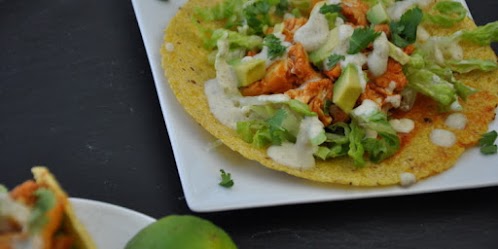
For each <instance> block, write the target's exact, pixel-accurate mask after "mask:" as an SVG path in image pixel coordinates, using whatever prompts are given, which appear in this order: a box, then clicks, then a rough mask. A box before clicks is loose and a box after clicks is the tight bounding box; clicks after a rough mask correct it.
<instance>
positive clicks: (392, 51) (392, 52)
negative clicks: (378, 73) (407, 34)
mask: <svg viewBox="0 0 498 249" xmlns="http://www.w3.org/2000/svg"><path fill="white" fill-rule="evenodd" d="M389 57H391V58H393V59H394V60H396V61H397V62H399V63H400V64H401V65H405V64H406V63H408V62H410V56H409V55H407V54H406V53H405V52H404V51H403V49H401V48H399V47H397V46H396V45H394V44H393V43H392V42H389Z"/></svg>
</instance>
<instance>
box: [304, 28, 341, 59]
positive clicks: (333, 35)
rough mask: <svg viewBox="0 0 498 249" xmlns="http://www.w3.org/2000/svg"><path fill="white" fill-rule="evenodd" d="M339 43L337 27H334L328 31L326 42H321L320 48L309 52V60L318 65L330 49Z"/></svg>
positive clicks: (328, 53)
mask: <svg viewBox="0 0 498 249" xmlns="http://www.w3.org/2000/svg"><path fill="white" fill-rule="evenodd" d="M338 45H339V28H338V27H335V28H333V29H332V30H330V31H329V35H328V36H327V42H325V44H323V45H322V46H321V47H320V48H318V49H317V50H315V51H313V52H311V53H310V56H309V58H310V61H311V62H312V63H313V64H314V65H315V66H320V65H321V64H322V63H323V60H325V59H326V58H327V57H328V56H329V55H330V53H332V50H334V48H336V47H337V46H338Z"/></svg>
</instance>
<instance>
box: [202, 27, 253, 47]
mask: <svg viewBox="0 0 498 249" xmlns="http://www.w3.org/2000/svg"><path fill="white" fill-rule="evenodd" d="M225 36H226V39H227V41H228V43H229V44H230V48H231V49H233V48H244V49H248V50H253V49H259V48H261V47H262V46H263V38H261V37H259V36H257V35H244V34H241V33H239V32H236V31H231V30H227V29H216V30H214V31H213V33H212V34H211V37H210V38H209V39H206V40H205V41H204V47H206V48H207V49H214V48H215V47H216V44H217V42H218V40H219V39H220V38H222V37H225Z"/></svg>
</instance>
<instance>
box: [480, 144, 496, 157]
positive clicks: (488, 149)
mask: <svg viewBox="0 0 498 249" xmlns="http://www.w3.org/2000/svg"><path fill="white" fill-rule="evenodd" d="M497 152H498V146H496V144H493V145H486V146H483V147H481V153H482V154H484V155H492V154H496V153H497Z"/></svg>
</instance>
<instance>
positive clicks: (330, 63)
mask: <svg viewBox="0 0 498 249" xmlns="http://www.w3.org/2000/svg"><path fill="white" fill-rule="evenodd" d="M345 58H346V57H345V56H344V55H340V54H332V55H331V56H329V57H328V58H327V67H328V68H333V67H334V66H335V65H336V64H337V63H339V61H341V60H344V59H345Z"/></svg>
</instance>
